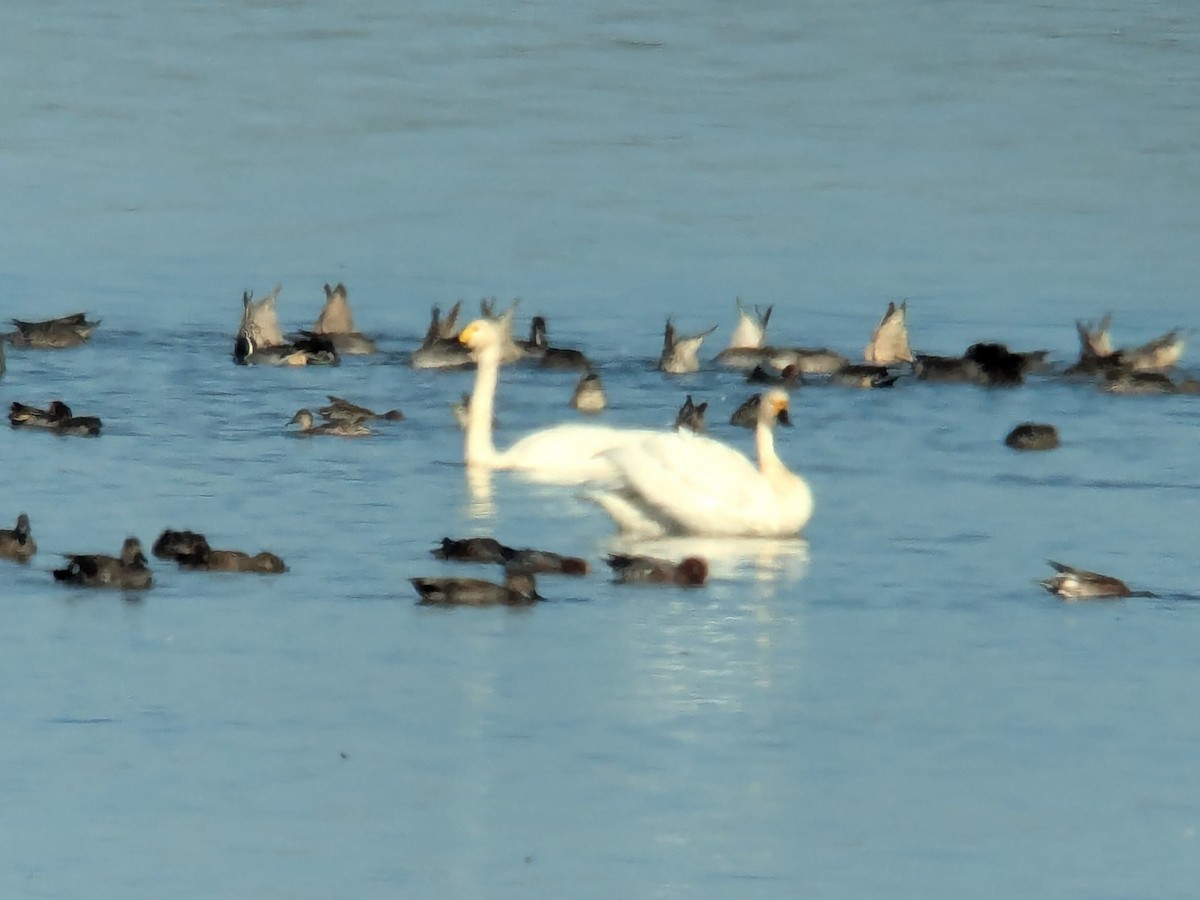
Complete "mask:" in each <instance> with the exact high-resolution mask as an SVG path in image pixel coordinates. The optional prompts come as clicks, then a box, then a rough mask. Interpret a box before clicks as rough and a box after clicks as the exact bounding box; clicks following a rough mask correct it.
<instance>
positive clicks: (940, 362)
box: [913, 353, 987, 384]
mask: <svg viewBox="0 0 1200 900" xmlns="http://www.w3.org/2000/svg"><path fill="white" fill-rule="evenodd" d="M913 374H914V375H915V376H916V377H917V378H918V379H919V380H920V381H929V382H933V383H935V384H985V383H986V382H987V379H986V377H985V376H984V374H983V369H982V368H980V366H979V363H977V362H975V360H973V359H967V358H965V357H962V356H937V355H935V354H931V353H918V354H917V355H916V359H915V360H913Z"/></svg>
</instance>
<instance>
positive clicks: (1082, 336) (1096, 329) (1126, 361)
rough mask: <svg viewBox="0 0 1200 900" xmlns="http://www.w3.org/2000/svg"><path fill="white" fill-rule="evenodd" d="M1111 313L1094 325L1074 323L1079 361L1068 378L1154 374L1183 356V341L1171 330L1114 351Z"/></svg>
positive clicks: (1070, 368)
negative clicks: (1071, 376) (1077, 376)
mask: <svg viewBox="0 0 1200 900" xmlns="http://www.w3.org/2000/svg"><path fill="white" fill-rule="evenodd" d="M1111 324H1112V313H1105V315H1104V318H1102V319H1101V320H1100V322H1099V323H1098V324H1096V325H1093V324H1092V323H1091V322H1085V321H1083V320H1082V319H1077V320H1076V321H1075V329H1076V331H1077V332H1078V333H1079V359H1078V360H1077V361H1076V362H1075V363H1074V364H1073V365H1071V366H1070V367H1069V368H1068V369H1067V371H1066V374H1067V375H1097V374H1099V375H1104V376H1106V377H1108V378H1110V379H1115V378H1116V377H1118V376H1120V375H1122V374H1124V373H1129V372H1153V371H1162V370H1165V369H1170V368H1173V367H1174V366H1175V364H1176V363H1178V362H1179V360H1180V358H1181V357H1182V356H1183V349H1184V344H1185V340H1184V337H1183V333H1182V331H1181V330H1180V329H1178V328H1174V329H1172V330H1171V331H1168V332H1167V333H1166V334H1163V335H1160V336H1159V337H1156V338H1154V339H1152V340H1150V341H1147V342H1146V343H1144V344H1141V345H1140V346H1137V347H1132V348H1124V349H1119V350H1118V349H1114V348H1113V343H1112V337H1111V335H1110V327H1111Z"/></svg>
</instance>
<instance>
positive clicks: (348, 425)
mask: <svg viewBox="0 0 1200 900" xmlns="http://www.w3.org/2000/svg"><path fill="white" fill-rule="evenodd" d="M313 421H314V420H313V414H312V411H311V410H308V409H300V410H297V411H296V414H295V415H294V416H292V417H291V418H290V419H289V420H288V424H289V425H299V426H300V428H299V430H297V431H295V432H293V433H294V434H298V435H304V436H310V435H312V436H316V435H332V436H334V437H365V436H367V435H369V434H371V433H372V432H371V429H370V428H368V427H367V426H366V425H364V424H363V423H362V422H358V421H354V422H347V421H335V422H325V423H323V424H321V425H314V424H313Z"/></svg>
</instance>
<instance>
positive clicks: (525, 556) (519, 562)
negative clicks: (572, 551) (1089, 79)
mask: <svg viewBox="0 0 1200 900" xmlns="http://www.w3.org/2000/svg"><path fill="white" fill-rule="evenodd" d="M506 550H507V553H506V554H505V557H504V559H505V563H506V564H507V565H509V566H514V567H516V568H518V569H524V570H526V571H529V572H535V573H539V574H540V573H546V574H554V575H586V574H587V573H588V571H589V568H590V567H589V566H588V563H587V560H586V559H582V558H581V557H578V556H564V555H563V554H561V553H554V552H553V551H551V550H535V549H533V548H532V547H526V548H524V549H521V550H512V549H509V548H506Z"/></svg>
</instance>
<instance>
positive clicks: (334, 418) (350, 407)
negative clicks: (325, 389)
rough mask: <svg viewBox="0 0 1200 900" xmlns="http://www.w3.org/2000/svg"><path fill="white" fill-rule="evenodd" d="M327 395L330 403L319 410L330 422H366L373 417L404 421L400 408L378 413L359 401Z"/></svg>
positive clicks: (390, 420)
mask: <svg viewBox="0 0 1200 900" xmlns="http://www.w3.org/2000/svg"><path fill="white" fill-rule="evenodd" d="M325 396H326V397H328V398H329V404H328V405H327V406H322V407H321V408H320V409H318V410H317V412H318V413H320V415H321V418H322V419H325V420H326V421H329V422H366V421H369V420H371V419H380V420H382V421H385V422H402V421H404V413H402V412H400V410H398V409H389V410H388V411H387V412H384V413H377V412H375V410H373V409H368V408H367V407H365V406H359V405H358V404H357V403H351V402H350V401H349V400H344V399H343V398H341V397H335V396H334V395H333V394H326V395H325Z"/></svg>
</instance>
